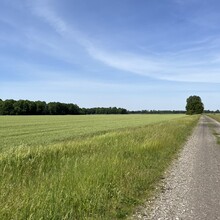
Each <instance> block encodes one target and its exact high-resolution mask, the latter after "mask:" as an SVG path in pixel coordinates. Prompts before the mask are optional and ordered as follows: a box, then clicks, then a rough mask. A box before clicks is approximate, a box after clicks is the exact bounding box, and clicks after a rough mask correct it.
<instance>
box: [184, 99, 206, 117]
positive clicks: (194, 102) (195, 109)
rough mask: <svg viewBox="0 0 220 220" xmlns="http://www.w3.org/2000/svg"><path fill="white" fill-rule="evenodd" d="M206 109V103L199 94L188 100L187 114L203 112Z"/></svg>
mask: <svg viewBox="0 0 220 220" xmlns="http://www.w3.org/2000/svg"><path fill="white" fill-rule="evenodd" d="M203 111H204V105H203V103H202V100H201V98H200V97H199V96H196V95H194V96H190V97H189V98H187V100H186V114H187V115H194V114H202V113H203Z"/></svg>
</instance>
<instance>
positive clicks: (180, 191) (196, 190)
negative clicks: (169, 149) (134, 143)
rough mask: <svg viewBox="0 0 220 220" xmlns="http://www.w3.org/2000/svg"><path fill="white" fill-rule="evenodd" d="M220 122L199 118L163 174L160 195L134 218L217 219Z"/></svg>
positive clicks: (219, 192)
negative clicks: (175, 157) (164, 175)
mask: <svg viewBox="0 0 220 220" xmlns="http://www.w3.org/2000/svg"><path fill="white" fill-rule="evenodd" d="M213 132H216V133H218V134H220V123H218V122H216V121H215V120H213V119H211V118H209V117H207V116H202V117H201V119H200V121H199V124H198V126H197V127H196V129H195V130H194V132H193V134H192V136H191V137H190V139H189V140H188V142H187V143H186V145H185V147H184V148H183V150H182V151H181V153H180V156H179V158H178V160H176V161H175V162H174V164H173V165H172V167H171V169H170V170H169V171H168V172H167V173H166V177H165V179H164V180H163V183H162V187H161V188H162V189H163V190H161V191H162V192H161V193H160V194H158V196H156V197H155V198H154V199H152V201H149V202H148V203H147V204H146V207H141V208H140V209H139V210H138V211H137V213H136V214H135V215H134V216H133V219H161V220H162V219H194V220H195V219H199V220H203V219H207V220H212V219H213V220H214V219H220V145H217V142H216V137H215V136H214V135H213Z"/></svg>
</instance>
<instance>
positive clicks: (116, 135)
mask: <svg viewBox="0 0 220 220" xmlns="http://www.w3.org/2000/svg"><path fill="white" fill-rule="evenodd" d="M198 118H199V116H184V115H108V116H104V115H103V116H18V117H16V116H15V117H13V116H10V117H7V116H6V117H0V126H1V128H0V135H1V142H2V143H1V144H2V146H1V148H2V150H1V154H0V219H120V218H122V219H123V218H126V217H127V216H129V215H131V214H132V212H133V211H134V210H135V208H136V207H137V206H138V205H139V204H142V203H143V202H144V201H145V200H146V199H147V198H148V197H149V196H150V195H151V194H152V192H153V191H154V189H155V184H156V183H157V182H158V181H159V180H160V178H161V177H162V175H163V172H164V170H165V169H166V168H167V167H168V165H169V164H170V162H171V161H172V159H173V158H174V156H175V155H176V153H177V152H178V150H179V149H180V148H181V146H182V145H183V143H184V142H185V141H186V139H187V137H188V136H189V135H190V134H191V131H192V129H193V127H194V126H195V125H196V123H197V122H198Z"/></svg>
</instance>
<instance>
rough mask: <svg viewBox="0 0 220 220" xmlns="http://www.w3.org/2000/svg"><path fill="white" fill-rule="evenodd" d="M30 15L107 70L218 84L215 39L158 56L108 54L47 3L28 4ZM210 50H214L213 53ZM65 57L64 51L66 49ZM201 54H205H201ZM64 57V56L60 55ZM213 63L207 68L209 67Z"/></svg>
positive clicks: (123, 53) (115, 52)
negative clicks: (41, 21)
mask: <svg viewBox="0 0 220 220" xmlns="http://www.w3.org/2000/svg"><path fill="white" fill-rule="evenodd" d="M29 6H30V8H31V10H32V12H33V13H34V14H35V15H36V16H38V17H40V18H41V19H42V20H43V21H44V22H46V23H47V24H49V25H50V26H51V27H52V28H53V29H54V30H55V31H56V32H57V33H58V34H59V35H60V36H61V37H62V40H63V41H64V42H65V41H72V42H74V43H77V44H79V45H80V46H81V47H82V48H83V49H84V50H85V51H86V53H87V54H88V55H89V56H90V57H91V58H92V59H94V60H97V61H99V62H101V63H102V64H105V65H107V66H109V67H111V68H115V69H118V70H121V71H124V72H129V73H132V74H138V75H142V76H146V77H150V78H154V79H159V80H169V81H180V82H211V83H216V82H218V83H219V82H220V74H219V72H220V64H219V62H218V61H219V55H218V51H216V45H215V42H216V39H215V36H214V37H213V39H209V38H208V39H203V40H200V41H199V42H197V43H196V44H195V43H193V42H192V43H191V44H190V43H189V47H187V46H186V47H185V48H184V49H179V50H177V51H175V53H172V52H170V53H168V52H165V53H161V54H160V56H152V55H139V54H136V53H133V52H130V51H111V50H107V49H105V47H103V46H102V47H100V46H97V45H96V44H95V43H94V42H93V40H91V39H89V38H88V37H85V34H83V33H82V32H81V31H78V30H77V29H76V28H74V27H73V25H70V24H68V22H67V21H65V20H64V19H63V18H62V17H60V16H58V14H57V13H56V10H54V9H53V8H52V7H51V6H50V4H49V2H48V1H38V2H36V1H29ZM213 49H214V50H213ZM66 53H67V54H68V49H67V50H66ZM204 54H205V55H204ZM64 58H65V56H64ZM213 63H214V64H215V65H214V66H211V64H213Z"/></svg>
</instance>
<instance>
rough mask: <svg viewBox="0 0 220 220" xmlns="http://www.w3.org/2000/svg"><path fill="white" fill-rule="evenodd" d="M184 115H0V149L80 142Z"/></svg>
mask: <svg viewBox="0 0 220 220" xmlns="http://www.w3.org/2000/svg"><path fill="white" fill-rule="evenodd" d="M183 116H184V115H79V116H78V115H73V116H0V139H1V143H0V150H1V149H2V148H6V149H8V148H10V147H17V146H19V145H28V146H38V145H45V144H49V143H51V142H59V141H64V140H68V139H69V140H72V139H75V138H80V139H82V138H83V137H86V136H88V135H94V134H97V133H100V132H101V133H103V132H106V131H110V130H115V129H121V128H126V127H137V126H144V125H147V124H151V123H157V122H162V121H165V120H169V119H175V118H180V117H183Z"/></svg>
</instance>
